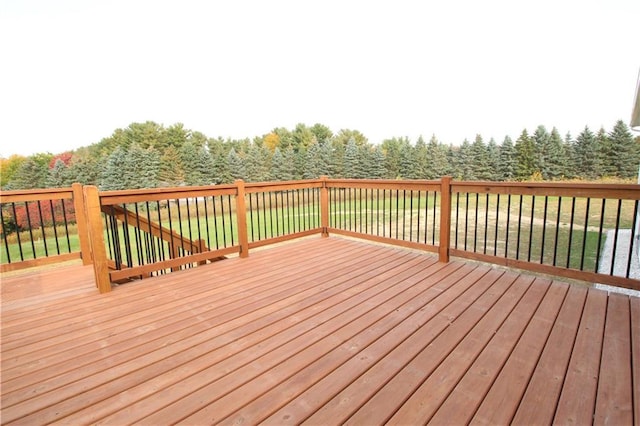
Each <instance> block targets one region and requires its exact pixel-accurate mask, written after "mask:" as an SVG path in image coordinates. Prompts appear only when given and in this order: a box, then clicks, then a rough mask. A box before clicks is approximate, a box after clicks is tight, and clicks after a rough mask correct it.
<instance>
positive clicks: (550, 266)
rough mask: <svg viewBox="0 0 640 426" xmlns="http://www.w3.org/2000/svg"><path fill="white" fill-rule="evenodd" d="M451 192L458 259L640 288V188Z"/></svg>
mask: <svg viewBox="0 0 640 426" xmlns="http://www.w3.org/2000/svg"><path fill="white" fill-rule="evenodd" d="M451 192H452V203H451V209H452V212H451V220H452V226H451V232H452V237H451V238H452V240H451V245H450V254H451V255H452V256H459V257H464V258H467V259H475V260H480V261H484V262H490V263H496V264H499V265H504V266H509V267H514V268H520V269H526V270H530V271H534V272H540V273H547V274H552V275H559V276H563V277H567V278H574V279H579V280H583V281H589V282H599V283H604V284H612V285H616V286H620V287H627V288H633V289H637V290H640V282H639V281H638V273H639V272H640V271H638V237H639V234H638V220H637V219H638V200H640V186H638V185H617V184H615V185H614V184H579V183H513V182H512V183H490V184H489V183H487V182H454V183H452V185H451ZM634 270H635V274H634V273H633V272H634Z"/></svg>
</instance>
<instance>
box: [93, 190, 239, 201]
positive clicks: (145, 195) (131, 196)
mask: <svg viewBox="0 0 640 426" xmlns="http://www.w3.org/2000/svg"><path fill="white" fill-rule="evenodd" d="M237 191H238V189H237V187H236V186H235V185H208V186H178V187H171V188H149V189H131V190H125V191H100V193H99V194H100V204H101V205H103V206H104V205H112V204H122V203H136V202H144V201H161V200H173V199H177V198H196V197H204V196H217V195H235V194H237Z"/></svg>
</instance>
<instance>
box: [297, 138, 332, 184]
mask: <svg viewBox="0 0 640 426" xmlns="http://www.w3.org/2000/svg"><path fill="white" fill-rule="evenodd" d="M327 168H328V165H327V164H325V163H324V161H323V159H322V147H321V146H320V144H319V143H317V142H315V143H312V144H311V145H309V147H308V150H307V155H306V162H305V171H304V176H303V177H304V178H305V179H317V178H319V177H320V176H322V175H323V174H325V172H326V170H327Z"/></svg>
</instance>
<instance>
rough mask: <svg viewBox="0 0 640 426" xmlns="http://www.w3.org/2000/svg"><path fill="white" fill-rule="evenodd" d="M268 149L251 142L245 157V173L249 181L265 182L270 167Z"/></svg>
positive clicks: (267, 178)
mask: <svg viewBox="0 0 640 426" xmlns="http://www.w3.org/2000/svg"><path fill="white" fill-rule="evenodd" d="M270 160H271V158H270V155H269V149H268V148H266V147H264V146H258V145H256V144H253V145H252V146H251V147H250V148H249V150H248V152H247V155H246V158H245V173H246V176H247V180H248V181H250V182H266V181H268V180H269V170H270V169H271V164H270Z"/></svg>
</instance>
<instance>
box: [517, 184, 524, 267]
mask: <svg viewBox="0 0 640 426" xmlns="http://www.w3.org/2000/svg"><path fill="white" fill-rule="evenodd" d="M523 198H524V195H520V202H519V203H518V234H517V238H516V260H518V259H520V235H521V231H522V199H523Z"/></svg>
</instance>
